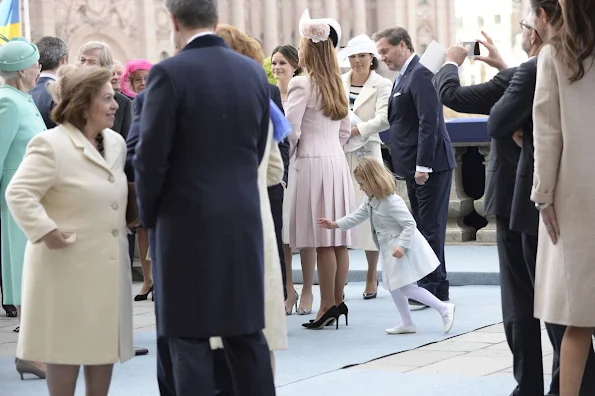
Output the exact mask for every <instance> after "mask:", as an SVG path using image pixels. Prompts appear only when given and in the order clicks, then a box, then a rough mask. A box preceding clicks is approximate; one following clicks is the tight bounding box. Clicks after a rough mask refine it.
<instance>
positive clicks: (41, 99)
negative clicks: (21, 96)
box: [29, 77, 56, 129]
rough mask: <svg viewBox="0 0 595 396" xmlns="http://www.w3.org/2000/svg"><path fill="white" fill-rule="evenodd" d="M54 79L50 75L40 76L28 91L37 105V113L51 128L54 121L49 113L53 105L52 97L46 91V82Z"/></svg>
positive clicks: (48, 127) (53, 125) (54, 124)
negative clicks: (33, 86)
mask: <svg viewBox="0 0 595 396" xmlns="http://www.w3.org/2000/svg"><path fill="white" fill-rule="evenodd" d="M52 81H54V80H53V79H52V78H50V77H40V78H39V79H38V80H37V84H35V88H33V89H32V90H31V91H29V95H31V97H32V98H33V102H35V105H36V106H37V109H38V110H39V113H40V114H41V116H42V117H43V122H45V126H46V127H47V129H52V128H54V127H55V126H56V123H55V122H54V121H52V118H51V114H52V110H53V109H54V106H55V105H56V104H55V103H54V98H52V95H50V93H49V92H48V83H49V82H52Z"/></svg>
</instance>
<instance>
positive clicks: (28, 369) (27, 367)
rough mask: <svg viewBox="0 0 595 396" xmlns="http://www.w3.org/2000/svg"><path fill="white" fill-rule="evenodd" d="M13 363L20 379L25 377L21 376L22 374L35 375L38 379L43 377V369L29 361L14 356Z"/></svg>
mask: <svg viewBox="0 0 595 396" xmlns="http://www.w3.org/2000/svg"><path fill="white" fill-rule="evenodd" d="M15 364H16V368H17V372H18V373H19V374H20V375H21V381H22V380H24V379H25V378H23V375H24V374H33V375H35V376H36V377H38V378H39V379H45V371H43V370H41V369H38V368H37V367H35V366H34V365H32V364H31V363H29V362H27V361H25V360H21V359H19V358H16V359H15Z"/></svg>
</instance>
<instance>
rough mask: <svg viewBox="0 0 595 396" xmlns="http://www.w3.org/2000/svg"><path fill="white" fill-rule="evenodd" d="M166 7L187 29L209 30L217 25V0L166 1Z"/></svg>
mask: <svg viewBox="0 0 595 396" xmlns="http://www.w3.org/2000/svg"><path fill="white" fill-rule="evenodd" d="M165 7H166V8H167V10H168V11H169V12H170V14H171V15H172V16H173V17H174V18H176V19H177V20H178V22H180V25H182V26H183V27H184V28H186V29H200V28H209V27H212V26H214V25H215V24H216V23H217V19H218V12H217V0H165Z"/></svg>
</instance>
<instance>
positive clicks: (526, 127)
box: [488, 58, 539, 235]
mask: <svg viewBox="0 0 595 396" xmlns="http://www.w3.org/2000/svg"><path fill="white" fill-rule="evenodd" d="M536 84H537V58H532V59H529V60H528V61H527V62H525V63H522V64H521V65H520V66H519V67H518V68H517V69H516V72H515V73H514V75H513V76H512V79H511V80H510V85H509V86H508V88H507V89H506V92H504V95H503V96H502V98H500V100H499V101H498V102H497V103H496V104H495V105H494V107H492V111H491V112H490V118H489V120H488V132H489V134H490V136H492V138H494V139H495V140H497V141H502V140H504V141H509V140H511V138H512V134H513V133H514V132H516V131H517V130H519V129H521V130H522V131H523V147H522V148H521V155H520V158H519V163H518V165H517V168H516V178H515V182H514V193H513V196H512V208H511V212H510V229H511V230H514V231H517V232H523V233H525V234H530V235H537V230H538V228H539V212H538V211H537V209H536V208H535V204H534V203H533V202H532V201H531V189H532V188H533V160H534V156H533V152H534V146H533V98H534V96H535V85H536Z"/></svg>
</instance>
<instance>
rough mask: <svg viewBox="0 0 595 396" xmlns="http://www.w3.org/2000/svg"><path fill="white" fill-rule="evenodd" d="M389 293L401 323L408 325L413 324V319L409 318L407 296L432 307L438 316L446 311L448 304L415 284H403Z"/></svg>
mask: <svg viewBox="0 0 595 396" xmlns="http://www.w3.org/2000/svg"><path fill="white" fill-rule="evenodd" d="M390 294H391V295H392V297H393V301H394V302H395V306H396V307H397V311H399V315H401V325H403V326H408V325H413V324H414V323H413V319H412V318H411V311H410V310H409V301H407V299H408V298H411V299H413V300H416V301H419V302H420V303H422V304H425V305H427V306H428V307H431V308H434V309H435V310H436V311H438V313H439V314H440V316H442V315H444V314H445V313H446V312H447V311H448V306H447V305H446V304H444V303H443V302H442V301H440V300H439V299H437V298H436V296H434V295H433V294H432V293H430V292H429V291H427V290H426V289H424V288H423V287H419V286H417V285H415V284H413V285H407V286H403V287H401V288H400V289H395V290H391V291H390Z"/></svg>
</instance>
